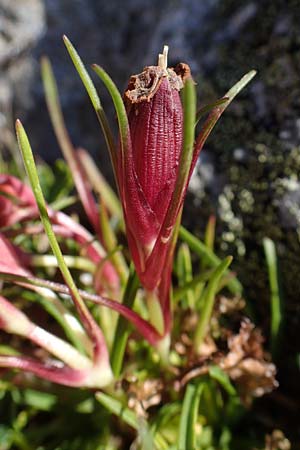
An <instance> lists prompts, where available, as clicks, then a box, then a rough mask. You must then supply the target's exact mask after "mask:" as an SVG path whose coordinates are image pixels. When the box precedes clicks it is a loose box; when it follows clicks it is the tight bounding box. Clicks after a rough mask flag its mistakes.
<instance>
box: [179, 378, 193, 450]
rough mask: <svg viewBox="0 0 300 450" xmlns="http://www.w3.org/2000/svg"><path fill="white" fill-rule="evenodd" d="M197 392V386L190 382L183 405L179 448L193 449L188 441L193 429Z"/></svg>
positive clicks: (183, 449) (182, 449)
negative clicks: (192, 418) (193, 409)
mask: <svg viewBox="0 0 300 450" xmlns="http://www.w3.org/2000/svg"><path fill="white" fill-rule="evenodd" d="M195 393H196V386H195V385H193V384H188V385H187V388H186V391H185V395H184V399H183V405H182V412H181V416H180V423H179V436H178V450H193V449H192V448H191V447H190V446H189V443H188V441H189V440H191V439H189V438H188V434H189V432H190V431H191V423H190V422H191V409H192V405H193V401H194V397H195Z"/></svg>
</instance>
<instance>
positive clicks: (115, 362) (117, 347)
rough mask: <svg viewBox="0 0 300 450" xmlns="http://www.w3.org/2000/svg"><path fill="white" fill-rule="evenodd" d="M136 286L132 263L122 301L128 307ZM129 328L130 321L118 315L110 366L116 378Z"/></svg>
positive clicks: (137, 280) (120, 366) (137, 281)
mask: <svg viewBox="0 0 300 450" xmlns="http://www.w3.org/2000/svg"><path fill="white" fill-rule="evenodd" d="M138 287H139V279H138V276H137V274H136V272H135V269H134V267H133V265H132V266H131V267H130V269H129V275H128V281H127V284H126V288H125V291H124V294H123V302H122V303H123V304H124V305H125V306H127V307H128V308H132V306H133V303H134V300H135V297H136V293H137V290H138ZM130 328H131V325H130V323H129V322H128V321H127V320H126V319H124V318H123V317H120V316H119V318H118V323H117V327H116V333H115V337H114V343H113V348H112V352H111V367H112V370H113V373H114V375H115V377H116V378H117V377H118V376H119V375H120V373H121V369H122V364H123V359H124V354H125V348H126V343H127V339H128V336H129V333H130Z"/></svg>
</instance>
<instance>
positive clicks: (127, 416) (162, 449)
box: [95, 392, 169, 450]
mask: <svg viewBox="0 0 300 450" xmlns="http://www.w3.org/2000/svg"><path fill="white" fill-rule="evenodd" d="M95 397H96V399H97V400H98V402H99V403H101V405H102V406H104V408H106V409H107V410H108V411H110V412H111V413H112V414H115V415H116V416H117V417H119V419H120V420H122V421H123V422H125V423H126V424H127V425H129V426H130V427H132V428H133V429H134V430H136V431H138V430H139V428H140V426H141V423H140V419H139V417H138V416H137V415H136V414H135V413H134V411H132V410H131V409H129V408H127V407H126V406H124V405H123V403H121V402H120V401H119V400H117V399H115V398H113V397H111V396H110V395H107V394H105V393H103V392H97V393H96V395H95ZM154 444H155V449H153V450H167V449H168V448H169V447H168V445H167V443H166V441H165V439H164V438H163V436H161V434H160V433H156V434H155V436H154Z"/></svg>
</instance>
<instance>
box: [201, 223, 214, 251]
mask: <svg viewBox="0 0 300 450" xmlns="http://www.w3.org/2000/svg"><path fill="white" fill-rule="evenodd" d="M215 235H216V216H210V218H209V219H208V222H207V226H206V229H205V238H204V243H205V245H206V247H207V248H209V249H210V250H211V251H214V243H215Z"/></svg>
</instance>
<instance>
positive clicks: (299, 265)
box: [0, 0, 300, 448]
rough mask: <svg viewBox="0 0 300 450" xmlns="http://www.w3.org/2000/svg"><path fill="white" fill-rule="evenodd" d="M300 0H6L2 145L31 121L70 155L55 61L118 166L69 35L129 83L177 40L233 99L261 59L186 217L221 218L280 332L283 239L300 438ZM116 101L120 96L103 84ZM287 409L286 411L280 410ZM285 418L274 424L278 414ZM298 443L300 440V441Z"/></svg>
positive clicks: (211, 90)
mask: <svg viewBox="0 0 300 450" xmlns="http://www.w3.org/2000/svg"><path fill="white" fill-rule="evenodd" d="M299 20H300V2H299V0H245V1H243V2H240V1H239V0H206V1H203V2H202V1H199V0H181V1H180V0H177V1H176V0H166V1H164V2H162V1H161V0H152V1H150V0H149V1H146V0H144V1H142V0H127V1H126V2H122V1H120V0H116V1H104V0H0V149H1V150H2V151H3V152H4V151H7V150H8V149H9V148H12V147H14V146H15V141H14V137H13V133H12V129H13V118H15V117H16V116H18V117H20V118H21V119H22V120H23V122H24V124H25V126H26V129H27V131H28V133H29V135H30V138H31V141H32V144H33V147H34V149H35V151H36V152H37V153H39V154H41V155H42V156H43V158H44V159H45V160H46V161H47V162H52V161H54V160H55V159H56V158H57V157H58V156H59V154H60V153H59V149H58V147H57V143H56V141H55V138H54V135H53V132H52V130H51V126H50V122H49V119H48V115H47V111H46V107H45V103H44V97H43V90H42V86H41V80H40V75H39V58H40V56H41V55H43V54H46V55H48V56H49V57H50V59H51V62H52V64H53V66H54V71H55V74H56V77H57V80H58V85H59V91H60V95H61V100H62V105H63V110H64V113H65V116H66V121H67V125H68V128H69V131H70V134H71V136H72V139H73V142H74V144H75V145H76V146H83V147H85V148H87V149H88V150H89V151H90V152H91V153H92V154H93V155H94V156H95V157H96V158H97V160H98V162H99V165H100V167H101V170H102V171H103V172H104V173H105V174H106V175H107V176H108V177H109V176H110V177H111V170H110V166H109V162H108V157H107V154H106V150H105V146H104V142H103V140H102V137H101V132H100V130H99V126H98V123H97V120H96V118H95V116H94V113H93V111H92V108H91V106H90V103H89V101H88V99H87V96H86V93H85V91H84V89H83V87H82V85H81V83H80V81H79V79H78V76H77V74H76V72H75V70H74V69H73V67H72V64H71V62H70V59H69V57H68V55H67V53H66V50H65V49H64V46H63V44H62V40H61V36H62V34H63V33H65V34H67V35H68V36H69V37H70V39H71V40H72V41H73V43H74V44H75V46H76V47H77V49H78V51H79V53H80V55H81V56H82V58H83V60H84V61H85V62H86V63H87V64H90V63H93V62H97V63H99V64H101V65H102V66H104V68H105V69H106V70H107V71H108V72H109V73H110V75H111V76H112V77H113V78H114V80H115V81H116V83H117V85H118V86H119V87H120V89H123V88H124V87H125V86H126V81H127V79H128V77H129V75H130V74H132V73H137V72H139V71H140V70H141V68H142V67H143V66H145V65H147V64H153V63H155V61H156V56H157V54H158V52H159V51H160V50H161V48H162V45H163V44H164V43H168V44H169V46H170V59H171V61H170V63H171V64H174V63H176V62H178V61H186V62H189V63H190V65H191V67H192V70H193V73H194V75H195V79H196V81H197V83H198V91H199V101H200V103H201V104H204V103H205V102H208V101H211V100H214V99H216V98H217V97H220V96H221V95H223V94H224V93H225V92H226V91H227V89H228V88H229V87H230V86H232V85H233V84H234V83H235V82H236V81H237V80H238V79H239V78H240V77H241V76H242V75H243V74H244V73H246V72H248V71H249V70H250V69H252V68H256V69H257V70H258V75H257V76H256V78H255V79H254V81H253V82H252V83H251V85H250V86H249V87H248V88H247V89H245V91H244V92H243V93H242V94H241V95H240V96H239V97H238V99H237V100H236V101H234V104H233V105H232V106H231V107H230V109H229V110H228V111H227V112H226V113H225V115H224V116H223V118H222V120H221V122H220V123H219V125H218V126H217V128H216V130H215V131H214V133H213V136H212V137H211V138H210V139H209V141H208V143H207V145H206V146H205V149H204V150H203V153H202V155H201V158H200V163H199V165H198V167H197V171H196V173H195V176H194V177H193V180H192V183H191V189H190V196H191V199H192V201H189V202H187V203H188V206H187V207H186V213H185V222H186V223H187V224H188V225H189V227H192V228H193V229H194V230H196V231H199V234H200V235H202V234H203V230H204V226H205V223H206V221H207V218H208V216H209V214H211V213H214V214H216V215H217V223H218V230H217V231H218V238H219V242H218V245H219V252H220V253H224V254H229V253H230V254H233V255H234V257H235V269H236V270H237V272H238V274H239V276H240V279H241V281H242V282H243V284H244V286H245V288H246V292H247V297H248V300H249V302H250V303H251V305H252V306H253V311H254V314H255V316H256V321H257V323H259V324H260V325H261V326H262V327H263V328H264V332H265V334H266V335H268V330H269V317H270V315H269V307H270V304H269V291H268V281H267V274H266V266H265V260H264V254H263V250H262V239H263V238H264V237H265V236H268V237H270V238H271V239H273V240H274V241H275V242H276V246H277V251H278V254H279V262H280V271H281V278H282V290H283V293H284V299H285V301H284V305H283V307H284V314H285V324H284V330H283V333H282V344H281V353H280V354H279V359H278V361H277V363H278V367H279V379H280V382H281V385H282V388H283V390H282V391H281V392H284V394H280V395H277V397H276V395H275V396H274V398H273V400H272V401H273V402H275V403H274V408H273V407H271V410H272V411H271V412H270V416H272V415H273V416H274V415H275V416H276V414H277V415H278V417H280V420H281V421H283V422H285V421H286V422H287V424H286V425H287V426H289V427H290V430H291V433H292V434H293V436H294V439H297V438H299V436H300V431H299V424H297V423H296V422H295V423H294V422H293V418H295V419H296V418H297V414H299V403H300V402H299V400H298V403H297V400H296V399H297V398H298V399H299V397H300V387H299V383H298V379H299V359H300V357H299V355H300V339H299V327H300V301H299V300H300V276H299V273H300V246H299V240H300V183H299V173H300V75H299V74H300V31H299ZM97 85H98V86H99V90H100V93H101V95H102V96H103V103H104V106H105V107H106V108H107V110H108V111H109V113H110V118H111V120H114V113H113V110H112V107H111V102H110V100H109V98H108V96H107V95H106V93H105V90H104V89H103V88H102V86H101V85H100V83H99V82H98V81H97ZM276 417H277V416H276ZM276 417H275V420H276ZM295 448H296V447H295Z"/></svg>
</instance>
